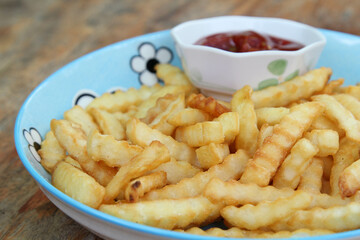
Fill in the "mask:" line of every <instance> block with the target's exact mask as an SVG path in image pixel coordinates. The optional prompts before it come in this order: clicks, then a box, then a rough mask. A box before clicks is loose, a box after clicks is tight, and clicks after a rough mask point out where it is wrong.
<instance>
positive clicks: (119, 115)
mask: <svg viewBox="0 0 360 240" xmlns="http://www.w3.org/2000/svg"><path fill="white" fill-rule="evenodd" d="M136 112H137V108H136V107H134V108H132V109H130V110H129V111H127V112H114V113H112V114H113V116H114V117H115V118H116V119H117V120H118V121H119V122H120V123H121V124H122V125H123V126H126V123H127V122H128V121H129V120H130V119H132V118H133V117H134V115H135V113H136Z"/></svg>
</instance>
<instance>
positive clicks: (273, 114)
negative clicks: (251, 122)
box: [255, 107, 290, 129]
mask: <svg viewBox="0 0 360 240" xmlns="http://www.w3.org/2000/svg"><path fill="white" fill-rule="evenodd" d="M289 112H290V109H289V108H286V107H263V108H258V109H255V113H256V118H257V126H258V128H259V129H260V128H261V126H262V125H263V124H265V123H267V124H269V125H272V126H273V125H275V124H278V123H279V122H280V120H281V119H282V118H283V117H284V116H286V115H287V114H289Z"/></svg>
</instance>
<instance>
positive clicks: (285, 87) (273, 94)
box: [251, 67, 332, 108]
mask: <svg viewBox="0 0 360 240" xmlns="http://www.w3.org/2000/svg"><path fill="white" fill-rule="evenodd" d="M331 74H332V71H331V69H330V68H325V67H322V68H318V69H314V70H311V71H309V72H307V73H306V74H304V75H302V76H298V77H295V78H294V79H292V80H291V81H286V82H283V83H281V84H279V85H277V86H272V87H268V88H264V89H262V90H259V91H255V92H254V93H253V94H252V96H251V99H252V100H253V102H254V105H255V108H262V107H281V106H286V105H288V104H289V103H291V102H295V101H297V100H300V99H307V98H309V97H310V96H312V95H313V94H314V93H315V92H318V91H320V90H322V89H323V88H324V86H325V84H326V83H327V81H328V80H329V78H330V76H331Z"/></svg>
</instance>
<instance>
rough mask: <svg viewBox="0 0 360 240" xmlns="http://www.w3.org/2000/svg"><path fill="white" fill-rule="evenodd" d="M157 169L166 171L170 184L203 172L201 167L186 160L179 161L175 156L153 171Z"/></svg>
mask: <svg viewBox="0 0 360 240" xmlns="http://www.w3.org/2000/svg"><path fill="white" fill-rule="evenodd" d="M157 171H163V172H166V177H167V183H168V184H175V183H178V182H180V180H182V179H184V178H191V177H193V176H195V175H196V174H197V173H199V172H201V170H200V168H197V167H195V166H193V165H191V164H190V163H188V162H185V161H177V160H176V159H175V158H171V159H170V161H169V162H166V163H163V164H161V165H160V166H159V167H157V168H155V169H154V170H153V171H151V172H157Z"/></svg>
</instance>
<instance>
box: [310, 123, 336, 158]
mask: <svg viewBox="0 0 360 240" xmlns="http://www.w3.org/2000/svg"><path fill="white" fill-rule="evenodd" d="M305 138H307V139H309V140H310V141H311V143H312V144H314V145H315V146H316V147H317V148H318V149H319V151H318V152H317V154H316V156H318V157H326V156H330V155H334V154H335V153H336V152H337V151H338V150H339V134H338V133H337V132H336V131H334V130H330V129H327V130H316V129H315V130H312V131H311V132H307V133H306V134H305Z"/></svg>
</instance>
